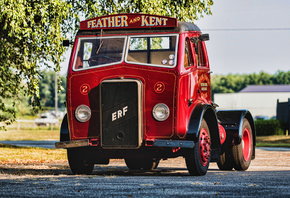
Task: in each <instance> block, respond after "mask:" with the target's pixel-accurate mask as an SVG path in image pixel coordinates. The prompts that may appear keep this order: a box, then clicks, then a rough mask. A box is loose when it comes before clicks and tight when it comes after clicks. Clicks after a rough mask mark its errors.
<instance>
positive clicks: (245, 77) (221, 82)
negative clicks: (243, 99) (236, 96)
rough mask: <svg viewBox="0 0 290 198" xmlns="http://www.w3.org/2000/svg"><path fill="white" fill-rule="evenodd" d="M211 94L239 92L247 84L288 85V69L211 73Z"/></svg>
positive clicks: (289, 72)
mask: <svg viewBox="0 0 290 198" xmlns="http://www.w3.org/2000/svg"><path fill="white" fill-rule="evenodd" d="M211 81H212V84H211V88H212V96H213V95H214V94H215V93H234V92H239V91H240V90H242V89H243V88H245V87H247V86H248V85H289V84H290V71H288V72H284V71H279V70H278V71H277V72H276V73H275V74H274V75H271V74H268V73H265V72H263V71H261V72H260V73H258V74H256V73H253V74H241V75H239V74H235V75H233V74H228V75H225V76H224V75H213V76H212V78H211Z"/></svg>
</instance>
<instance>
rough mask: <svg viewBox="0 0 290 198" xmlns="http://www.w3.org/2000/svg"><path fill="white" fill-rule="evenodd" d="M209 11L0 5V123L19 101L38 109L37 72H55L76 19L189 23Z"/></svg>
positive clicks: (183, 6) (131, 4)
mask: <svg viewBox="0 0 290 198" xmlns="http://www.w3.org/2000/svg"><path fill="white" fill-rule="evenodd" d="M212 5H213V0H187V1H184V0H183V1H176V0H78V1H76V0H43V1H35V0H21V1H15V0H1V1H0V59H1V62H0V85H1V87H0V122H5V123H6V124H9V123H11V122H12V121H13V120H14V119H15V116H16V111H15V104H16V102H17V101H18V100H19V96H20V95H25V96H29V97H30V98H31V104H32V106H33V107H39V106H40V100H39V79H40V76H41V68H43V66H46V67H49V66H51V67H53V68H54V70H55V71H58V70H59V63H60V62H61V57H62V55H63V52H64V50H65V49H64V48H63V47H62V45H61V43H62V40H64V38H65V37H66V36H67V35H68V34H67V33H69V35H72V36H73V35H74V32H76V31H77V27H78V26H79V21H80V18H81V17H82V18H92V17H96V16H100V15H106V14H115V13H140V12H142V13H148V14H159V15H164V16H171V17H176V18H178V19H179V20H181V21H191V22H193V21H194V20H197V19H198V18H199V17H202V16H203V15H204V14H211V10H210V7H211V6H212ZM80 16H81V17H80ZM50 64H51V65H50ZM7 100H8V101H9V103H7Z"/></svg>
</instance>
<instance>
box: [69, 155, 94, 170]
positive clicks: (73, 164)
mask: <svg viewBox="0 0 290 198" xmlns="http://www.w3.org/2000/svg"><path fill="white" fill-rule="evenodd" d="M67 158H68V162H69V166H70V169H71V171H72V172H73V174H86V175H89V174H91V173H92V171H93V169H94V163H93V162H91V161H89V160H88V159H86V158H85V157H84V156H83V155H82V152H80V150H79V149H67Z"/></svg>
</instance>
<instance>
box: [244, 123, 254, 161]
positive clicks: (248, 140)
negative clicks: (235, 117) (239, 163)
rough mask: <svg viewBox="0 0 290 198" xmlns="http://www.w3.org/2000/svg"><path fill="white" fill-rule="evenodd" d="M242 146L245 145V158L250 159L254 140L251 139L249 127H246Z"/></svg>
mask: <svg viewBox="0 0 290 198" xmlns="http://www.w3.org/2000/svg"><path fill="white" fill-rule="evenodd" d="M242 146H243V156H244V159H245V161H249V159H250V157H251V151H252V140H251V133H250V130H249V129H248V128H245V129H244V132H243V140H242Z"/></svg>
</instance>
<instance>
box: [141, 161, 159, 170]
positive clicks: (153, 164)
mask: <svg viewBox="0 0 290 198" xmlns="http://www.w3.org/2000/svg"><path fill="white" fill-rule="evenodd" d="M141 161H142V165H141V166H142V168H143V170H154V169H156V168H157V166H158V164H159V161H160V160H159V159H151V158H149V159H142V160H141Z"/></svg>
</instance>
